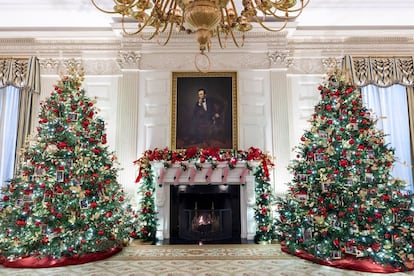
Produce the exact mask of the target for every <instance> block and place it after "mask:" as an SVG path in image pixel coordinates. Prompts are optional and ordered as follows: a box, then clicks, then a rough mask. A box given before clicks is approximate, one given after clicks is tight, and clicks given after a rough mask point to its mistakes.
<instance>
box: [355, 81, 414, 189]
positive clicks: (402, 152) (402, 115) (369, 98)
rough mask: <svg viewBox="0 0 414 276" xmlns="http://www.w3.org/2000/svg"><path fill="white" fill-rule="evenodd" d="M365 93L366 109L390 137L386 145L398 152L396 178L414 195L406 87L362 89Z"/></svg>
mask: <svg viewBox="0 0 414 276" xmlns="http://www.w3.org/2000/svg"><path fill="white" fill-rule="evenodd" d="M361 93H362V99H363V102H364V104H365V106H366V107H367V108H368V109H371V110H372V114H373V115H374V116H376V117H378V123H377V127H378V128H379V129H382V130H383V131H384V133H385V134H386V137H385V140H386V142H387V143H389V144H390V146H391V147H392V148H394V149H395V157H396V159H397V160H396V162H395V164H394V168H393V170H392V171H391V175H392V177H395V178H400V179H403V180H405V181H406V182H407V186H406V189H405V190H406V191H411V192H414V188H413V177H412V168H411V164H412V163H411V142H410V127H409V113H408V103H407V90H406V88H405V87H404V86H402V85H392V86H390V87H387V88H381V87H378V86H375V85H368V86H365V87H363V88H361Z"/></svg>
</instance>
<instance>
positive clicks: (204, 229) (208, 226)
mask: <svg viewBox="0 0 414 276" xmlns="http://www.w3.org/2000/svg"><path fill="white" fill-rule="evenodd" d="M170 226H171V227H170V243H171V244H177V243H195V242H198V243H240V242H241V238H240V234H241V232H240V186H239V185H225V184H221V185H191V186H190V185H177V186H171V187H170Z"/></svg>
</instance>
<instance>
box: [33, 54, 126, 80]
mask: <svg viewBox="0 0 414 276" xmlns="http://www.w3.org/2000/svg"><path fill="white" fill-rule="evenodd" d="M39 61H40V69H41V70H42V75H59V74H62V73H64V72H66V70H67V68H70V66H71V65H73V64H78V65H82V66H83V68H84V69H85V74H86V75H98V76H99V75H119V74H120V73H121V71H120V69H119V67H118V64H117V63H116V62H115V61H114V60H107V59H83V58H81V57H79V58H41V59H39Z"/></svg>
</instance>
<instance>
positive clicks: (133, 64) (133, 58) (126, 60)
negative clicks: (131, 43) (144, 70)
mask: <svg viewBox="0 0 414 276" xmlns="http://www.w3.org/2000/svg"><path fill="white" fill-rule="evenodd" d="M140 60H141V54H140V53H139V52H134V51H120V52H119V53H118V58H117V60H116V61H117V63H118V65H119V67H120V68H121V69H138V68H139V62H140Z"/></svg>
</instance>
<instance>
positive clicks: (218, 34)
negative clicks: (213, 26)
mask: <svg viewBox="0 0 414 276" xmlns="http://www.w3.org/2000/svg"><path fill="white" fill-rule="evenodd" d="M217 39H218V42H219V45H220V48H221V49H223V48H224V47H223V43H222V42H221V36H220V31H219V29H218V27H217Z"/></svg>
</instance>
